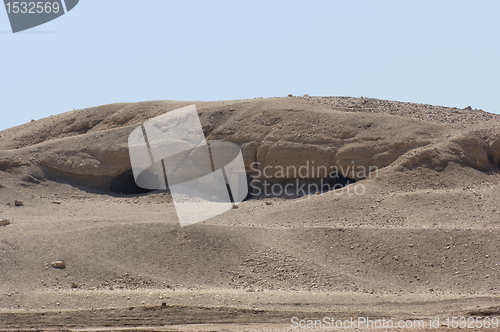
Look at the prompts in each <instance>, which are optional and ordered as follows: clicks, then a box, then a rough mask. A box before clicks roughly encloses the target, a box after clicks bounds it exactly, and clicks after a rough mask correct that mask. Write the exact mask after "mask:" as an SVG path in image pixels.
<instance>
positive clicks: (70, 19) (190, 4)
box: [0, 0, 500, 129]
mask: <svg viewBox="0 0 500 332" xmlns="http://www.w3.org/2000/svg"><path fill="white" fill-rule="evenodd" d="M499 15H500V1H423V0H419V1H309V2H305V1H304V2H298V1H245V2H243V1H168V0H141V1H139V0H135V1H131V0H80V3H79V4H78V5H77V6H76V7H75V8H74V9H73V10H72V11H70V12H69V13H67V14H66V15H64V16H62V17H60V18H58V19H56V20H54V21H52V22H49V23H46V24H44V25H41V26H39V27H35V28H33V29H31V30H28V31H27V32H25V33H17V34H12V33H9V31H10V25H9V22H8V18H7V14H6V11H5V10H4V9H2V8H0V45H1V56H0V60H1V67H2V70H1V83H0V112H1V115H2V118H1V122H0V129H5V128H8V127H12V126H15V125H19V124H22V123H25V122H28V121H30V120H31V119H40V118H43V117H46V116H50V115H51V114H59V113H63V112H66V111H70V110H72V109H73V108H76V109H79V108H85V107H91V106H97V105H102V104H107V103H114V102H136V101H143V100H158V99H174V100H224V99H240V98H255V97H274V96H286V95H288V94H289V93H292V94H294V95H300V96H302V95H303V94H306V93H307V94H309V95H325V96H326V95H330V96H354V97H359V96H365V97H373V98H380V99H390V100H399V101H411V102H420V103H428V104H436V105H445V106H456V107H466V106H468V105H470V106H472V107H473V108H482V109H484V110H486V111H489V112H494V113H500V105H499V96H498V95H499V92H500V83H499V82H500V20H499V19H498V17H499ZM43 32H50V33H43Z"/></svg>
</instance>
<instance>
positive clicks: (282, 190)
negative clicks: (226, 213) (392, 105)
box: [244, 173, 356, 201]
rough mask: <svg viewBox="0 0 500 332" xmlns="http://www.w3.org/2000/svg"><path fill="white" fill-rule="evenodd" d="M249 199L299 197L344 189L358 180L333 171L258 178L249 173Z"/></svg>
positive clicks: (247, 198)
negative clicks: (320, 175) (324, 174)
mask: <svg viewBox="0 0 500 332" xmlns="http://www.w3.org/2000/svg"><path fill="white" fill-rule="evenodd" d="M247 181H248V195H247V196H246V197H245V199H244V201H246V200H249V199H253V198H255V199H258V198H269V197H283V198H299V197H302V196H306V195H315V194H318V193H325V192H329V191H335V190H339V189H342V188H344V187H346V186H348V185H350V184H353V183H355V182H356V180H353V179H351V178H348V177H346V176H343V175H342V174H340V173H331V174H329V175H328V176H327V177H325V178H291V179H279V178H267V179H262V178H257V177H255V176H254V175H252V174H250V175H247Z"/></svg>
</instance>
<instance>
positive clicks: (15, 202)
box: [14, 199, 24, 206]
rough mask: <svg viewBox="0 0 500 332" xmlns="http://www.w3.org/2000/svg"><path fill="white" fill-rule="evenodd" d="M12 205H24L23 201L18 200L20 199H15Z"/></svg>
mask: <svg viewBox="0 0 500 332" xmlns="http://www.w3.org/2000/svg"><path fill="white" fill-rule="evenodd" d="M14 205H15V206H24V203H23V201H20V200H18V199H16V200H15V201H14Z"/></svg>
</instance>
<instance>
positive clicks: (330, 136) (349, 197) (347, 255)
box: [0, 95, 500, 328]
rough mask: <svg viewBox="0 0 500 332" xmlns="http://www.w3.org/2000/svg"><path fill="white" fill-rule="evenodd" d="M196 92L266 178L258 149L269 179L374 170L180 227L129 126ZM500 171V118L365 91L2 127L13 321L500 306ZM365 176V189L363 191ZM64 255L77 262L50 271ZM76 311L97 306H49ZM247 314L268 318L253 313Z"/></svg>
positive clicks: (87, 113)
mask: <svg viewBox="0 0 500 332" xmlns="http://www.w3.org/2000/svg"><path fill="white" fill-rule="evenodd" d="M190 104H195V105H196V107H197V109H198V113H199V115H200V120H201V123H202V126H203V130H204V133H205V136H206V138H207V140H208V141H229V142H233V143H236V144H238V145H239V146H240V147H241V149H242V152H243V157H244V161H245V165H246V168H247V172H248V173H249V174H253V175H254V176H256V174H255V173H256V170H255V169H254V168H252V166H251V165H252V163H254V162H256V163H257V164H258V167H259V169H260V170H263V169H264V167H268V169H269V170H270V171H269V172H270V174H271V178H272V179H273V180H275V178H276V177H277V171H278V170H279V168H280V166H281V167H285V168H286V167H287V166H288V167H290V166H294V167H300V166H302V165H303V164H304V162H305V161H310V162H312V161H314V163H315V165H316V166H328V167H330V166H338V167H344V168H347V167H353V168H356V169H358V168H363V167H364V168H370V167H372V168H373V167H375V168H376V169H377V171H376V172H374V173H373V174H369V175H367V176H360V175H358V174H357V173H351V174H352V175H349V176H348V177H349V179H350V180H353V181H356V182H355V183H353V184H351V185H348V186H346V187H344V188H340V189H337V190H335V191H328V192H322V193H318V194H316V193H312V195H306V196H302V197H294V198H286V197H285V198H284V197H273V196H272V195H271V196H270V197H260V198H252V199H249V200H247V201H245V202H243V203H241V204H240V205H239V206H238V208H237V209H233V210H231V211H228V212H227V213H224V214H222V215H219V216H217V217H214V218H212V219H209V220H207V221H204V222H202V223H199V224H195V225H192V226H188V227H184V228H181V227H180V226H179V224H178V221H177V216H176V213H175V208H174V206H173V203H172V201H171V197H170V194H169V193H168V192H162V191H154V192H144V191H141V190H139V188H137V187H136V186H135V184H134V181H133V178H132V176H131V165H130V158H129V153H128V146H127V139H128V135H129V134H130V133H131V131H132V130H133V129H135V128H136V127H137V126H138V125H140V124H141V123H143V122H145V121H147V120H148V119H152V118H154V117H155V116H158V115H161V114H163V113H165V112H168V111H171V110H174V109H177V108H179V107H183V106H186V105H190ZM499 166H500V115H496V114H491V113H487V112H484V111H482V110H474V109H472V108H471V107H467V108H464V109H457V108H446V107H438V106H431V105H424V104H412V103H402V102H393V101H384V100H377V99H369V98H349V97H309V96H307V95H306V96H304V97H285V98H270V99H253V100H235V101H219V102H177V101H151V102H140V103H129V104H111V105H104V106H98V107H93V108H89V109H82V110H74V111H71V112H67V113H63V114H60V115H55V116H51V117H48V118H45V119H40V120H36V121H32V122H30V123H27V124H25V125H22V126H18V127H14V128H10V129H7V130H4V131H2V132H0V171H1V173H0V217H1V218H5V219H6V220H7V221H8V222H4V223H6V225H4V226H1V227H0V271H1V273H0V308H4V309H5V313H2V312H0V327H5V326H18V327H20V328H25V327H26V326H28V325H29V324H31V325H30V326H33V325H34V326H37V325H47V326H52V327H60V326H65V324H70V323H69V322H72V324H74V326H87V325H91V326H103V325H106V324H111V325H113V324H115V325H116V326H120V324H122V325H123V324H125V323H127V321H125V318H122V320H121V321H120V319H118V318H116V319H115V318H113V319H114V320H112V321H113V322H114V323H110V322H109V321H107V320H106V319H107V318H106V317H108V318H109V317H111V316H112V317H115V316H113V315H112V314H111V313H109V315H110V316H106V315H105V314H103V315H104V316H103V317H104V318H101V319H100V320H99V319H97V318H96V319H95V320H92V319H90V318H89V317H92V313H91V312H87V311H85V314H82V312H84V310H88V309H90V308H132V307H133V308H141V306H145V307H148V306H149V307H150V308H152V307H154V306H157V305H160V306H161V304H162V302H163V303H164V304H166V305H167V307H168V308H173V307H170V306H174V307H175V306H178V307H179V308H180V307H182V306H184V307H186V306H189V308H191V309H192V308H195V307H196V308H198V309H199V308H219V309H217V310H222V309H220V308H225V309H224V310H229V309H231V310H240V311H238V312H239V313H240V315H242V316H241V317H244V318H242V319H241V320H238V319H236V318H234V316H232V315H231V314H228V313H226V314H225V316H224V315H223V314H222V313H221V315H222V316H224V317H223V318H220V317H219V316H217V315H216V314H213V315H212V316H210V317H211V318H203V317H208V316H203V314H200V315H199V316H196V317H194V318H193V317H192V316H189V319H188V318H185V319H184V320H182V319H181V320H179V319H177V320H176V319H173V318H171V316H169V317H170V318H165V317H163V318H157V319H156V318H155V319H156V320H155V319H150V318H147V317H146V318H144V317H145V316H144V315H142V314H141V312H142V311H140V312H139V313H137V312H136V311H134V310H135V309H134V310H132V312H133V313H134V314H136V316H134V317H139V318H138V321H139V322H140V323H141V324H142V325H148V324H153V325H161V324H160V323H162V324H174V323H175V324H177V323H184V324H189V323H192V322H193V321H196V322H205V323H213V322H217V323H220V322H223V323H230V322H233V323H245V322H251V323H262V324H263V323H273V324H286V323H288V324H289V322H290V320H289V318H288V319H287V318H286V317H291V316H290V315H291V314H292V313H294V315H300V314H304V315H305V314H306V313H307V314H308V315H312V314H313V313H317V316H321V313H324V312H330V313H332V312H335V313H336V314H338V316H339V317H340V316H342V317H347V316H353V315H354V316H356V315H360V314H362V313H363V314H369V315H372V316H377V317H381V316H390V315H392V316H396V317H428V316H430V315H449V314H452V313H453V314H461V315H471V314H474V313H476V315H477V314H482V315H483V316H484V314H485V313H490V314H496V313H498V312H500V309H499V304H498V301H499V299H500V298H499V295H498V292H499V282H500V273H499V272H500V265H499V264H500V250H499V249H498V246H499V244H500V243H499V241H500V230H499V227H498V226H499V224H500V213H499V211H500V183H499V179H500V178H499ZM312 177H318V176H317V175H316V176H312ZM320 177H323V176H320ZM292 180H294V178H292V177H291V176H288V177H287V179H285V180H283V181H292ZM355 185H362V186H363V189H364V190H363V193H362V194H361V195H358V194H356V193H354V194H353V191H352V190H351V191H349V189H350V188H351V189H352V188H353V187H354V186H355ZM16 200H18V201H22V205H21V204H20V202H17V203H18V204H15V201H16ZM18 205H19V206H18ZM56 260H64V262H65V264H66V267H65V268H64V269H59V268H54V267H52V266H51V265H50V263H51V262H53V261H56ZM154 308H156V307H154ZM228 308H229V309H228ZM69 309H71V310H73V309H78V310H80V311H81V312H80V314H81V315H83V316H82V317H87V319H85V318H82V319H81V320H77V319H76V316H71V314H69V313H68V312H70V311H65V313H66V314H67V315H69V316H68V317H69V318H67V321H65V320H64V319H59V320H58V319H57V317H55V316H54V317H53V319H49V318H41V317H42V316H39V315H38V313H39V311H38V310H41V311H42V312H43V311H44V310H46V311H47V312H52V311H50V310H69ZM248 309H252V310H254V309H258V310H259V312H260V313H267V315H268V316H266V315H264V314H262V315H256V316H255V317H254V316H252V317H253V318H248V317H247V316H245V315H246V312H245V311H244V310H248ZM23 310H31V311H30V313H31V314H29V315H28V314H27V315H28V316H26V317H28V318H27V321H28V322H29V324H28V323H26V324H27V325H23V323H22V322H21V321H22V320H21V321H20V320H19V319H17V318H19V317H20V316H19V315H21V314H24V313H25V312H24V311H23ZM102 310H104V309H102ZM127 310H128V309H127ZM137 310H139V309H137ZM169 310H170V309H169ZM207 310H208V309H207ZM35 311H36V312H35ZM71 312H72V311H71ZM2 315H4V316H2ZM16 315H18V316H16ZM49 316H50V315H49ZM129 316H130V315H129ZM146 316H147V315H146ZM181 316H182V315H181ZM222 316H221V317H222ZM16 317H17V318H16ZM23 317H24V316H23ZM148 317H150V316H148ZM186 317H188V316H186ZM218 317H219V318H218ZM245 317H247V318H248V321H247V320H245V319H246V318H245ZM266 317H267V318H266ZM321 317H322V316H321ZM16 319H17V320H16ZM141 319H142V320H141ZM148 319H149V320H148ZM2 324H3V325H2ZM16 324H17V325H16ZM127 324H128V323H127Z"/></svg>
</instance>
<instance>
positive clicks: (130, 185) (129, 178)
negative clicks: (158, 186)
mask: <svg viewBox="0 0 500 332" xmlns="http://www.w3.org/2000/svg"><path fill="white" fill-rule="evenodd" d="M109 191H110V192H113V193H117V194H123V195H139V194H145V193H149V192H152V191H154V190H151V189H144V188H141V187H139V186H138V185H137V184H136V183H135V180H134V174H133V173H132V170H128V171H126V172H124V173H122V174H120V175H119V176H117V177H116V178H114V179H113V180H112V181H111V184H110V186H109Z"/></svg>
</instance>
